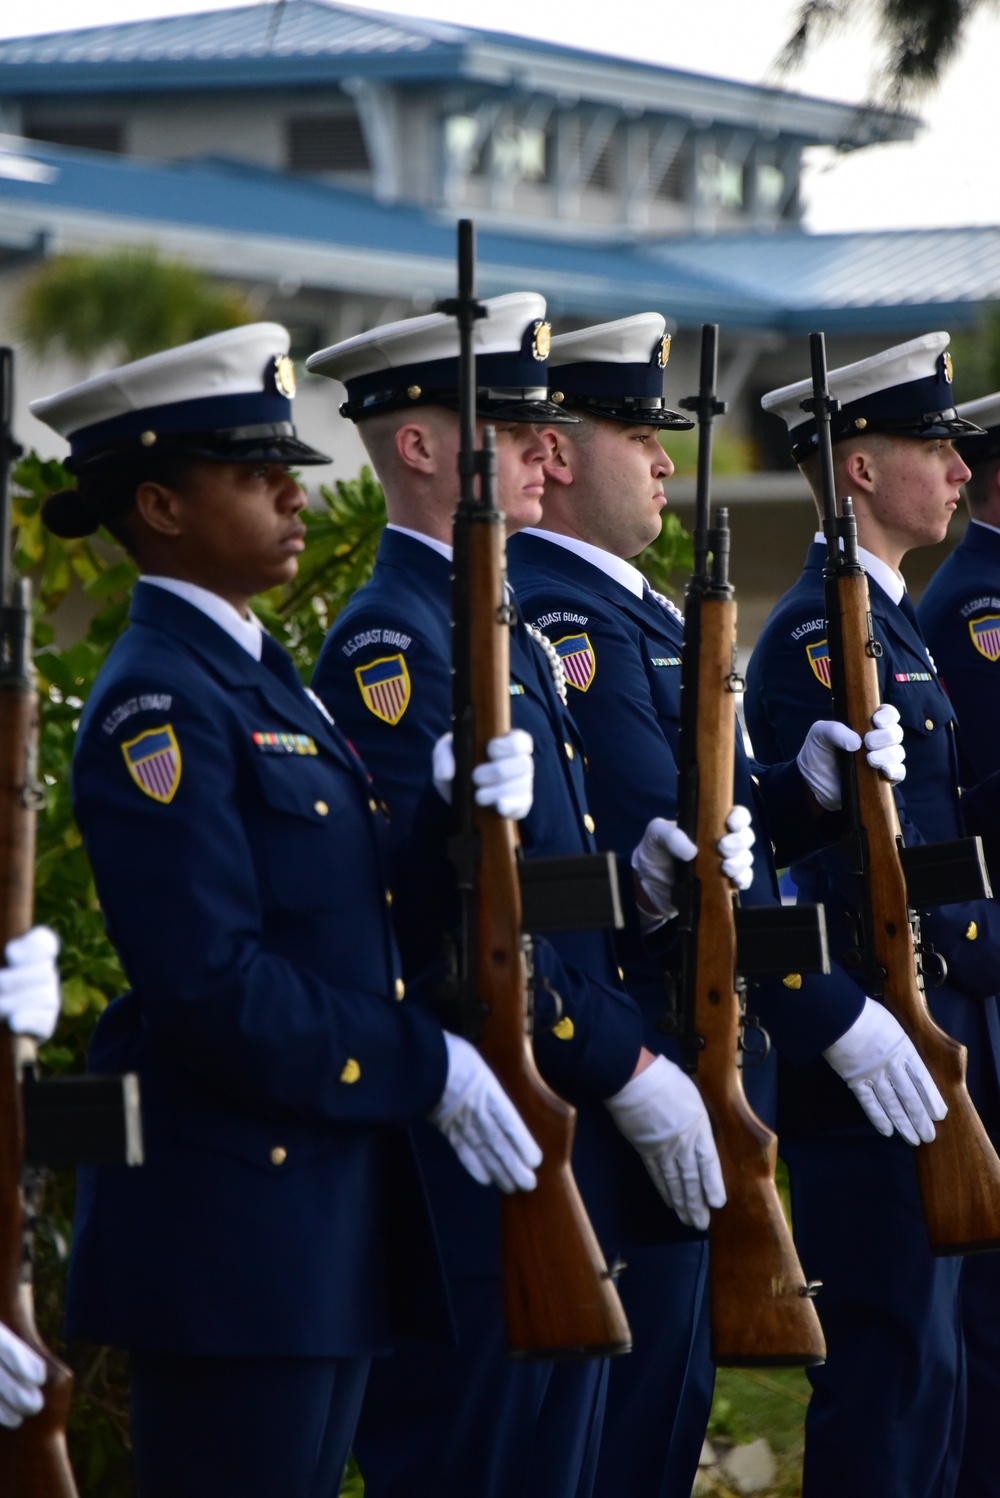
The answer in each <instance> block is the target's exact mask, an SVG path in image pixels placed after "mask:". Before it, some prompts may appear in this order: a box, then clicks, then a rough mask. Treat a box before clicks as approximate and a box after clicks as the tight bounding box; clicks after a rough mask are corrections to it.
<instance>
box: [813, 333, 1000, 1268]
mask: <svg viewBox="0 0 1000 1498" xmlns="http://www.w3.org/2000/svg"><path fill="white" fill-rule="evenodd" d="M810 352H811V358H812V381H813V394H812V398H811V399H810V400H806V401H803V402H802V405H803V408H804V409H805V410H807V411H809V412H810V413H811V414H812V415H813V417H814V418H815V421H816V428H817V432H818V436H819V460H820V472H821V478H822V489H823V517H824V518H823V529H824V534H825V537H826V543H827V561H826V567H825V569H824V579H825V592H826V617H827V630H828V638H829V651H830V687H831V690H832V693H833V708H834V713H835V714H836V716H837V717H838V718H840V719H841V720H842V721H843V722H844V723H847V724H849V726H850V727H851V728H853V729H854V731H855V732H856V733H857V734H859V735H860V737H861V738H862V740H863V739H864V736H865V734H866V733H867V731H868V729H869V728H870V726H871V718H872V714H873V713H874V711H875V709H876V708H877V707H878V706H879V703H880V701H881V692H880V690H879V680H878V666H877V664H876V662H877V660H878V658H879V657H880V656H881V654H882V647H881V645H880V644H879V643H878V641H877V640H876V639H875V636H874V631H873V628H872V616H871V604H870V600H869V594H868V577H867V575H866V573H865V570H864V568H863V567H862V565H861V563H860V561H859V558H858V536H857V523H856V521H855V518H854V507H853V505H852V502H851V500H850V499H849V498H845V499H843V500H842V502H841V507H840V514H839V515H838V513H837V493H836V485H835V480H834V469H833V442H832V438H831V433H830V416H831V414H832V413H833V412H834V411H836V410H837V409H838V406H839V402H837V401H836V400H835V399H833V398H832V397H831V395H830V392H829V389H828V386H827V371H826V344H825V340H824V337H823V334H822V333H813V334H812V335H811V338H810ZM840 761H841V784H842V786H843V802H844V812H845V814H846V817H847V820H848V823H849V827H850V831H849V832H848V834H847V837H846V838H845V840H844V848H845V851H846V853H847V855H848V857H849V858H850V861H851V868H852V872H853V873H854V875H855V882H856V888H857V915H858V921H857V926H858V929H857V933H856V934H857V948H856V950H855V951H853V952H852V953H849V954H848V958H847V960H851V959H852V958H853V960H854V962H855V964H856V965H857V966H859V967H860V969H861V971H862V973H863V975H864V983H865V992H866V993H867V994H869V995H870V996H871V997H872V998H876V999H878V1000H880V1002H881V1003H883V1004H884V1005H885V1006H886V1008H887V1009H888V1010H889V1012H890V1013H891V1014H894V1015H895V1017H896V1019H897V1020H898V1021H899V1023H900V1024H901V1025H902V1027H903V1029H904V1030H905V1031H906V1033H907V1035H908V1036H909V1038H910V1039H911V1040H912V1042H913V1044H914V1046H915V1047H916V1049H917V1051H918V1052H919V1054H920V1057H921V1059H922V1060H923V1062H924V1064H925V1066H926V1067H927V1069H928V1071H929V1072H930V1074H931V1076H932V1077H933V1078H934V1081H935V1083H936V1084H937V1087H938V1089H939V1091H940V1092H941V1095H942V1097H943V1098H944V1100H945V1102H946V1103H947V1105H948V1116H947V1118H945V1119H944V1120H943V1121H942V1122H941V1123H939V1124H936V1125H935V1127H936V1130H937V1136H936V1138H935V1139H934V1141H933V1143H931V1144H921V1145H920V1146H919V1147H918V1148H917V1149H916V1151H915V1161H916V1168H917V1178H918V1180H919V1182H920V1196H921V1202H922V1204H923V1212H924V1221H925V1224H926V1227H927V1235H928V1238H929V1239H930V1246H931V1250H932V1252H934V1253H936V1254H963V1253H971V1252H978V1251H985V1250H987V1249H995V1248H997V1247H1000V1160H998V1159H997V1154H996V1151H995V1149H994V1148H993V1145H992V1144H991V1143H990V1140H989V1138H988V1136H987V1134H986V1130H985V1129H984V1128H983V1125H982V1121H981V1119H980V1117H979V1115H978V1113H977V1112H976V1109H975V1106H974V1104H973V1102H972V1099H971V1098H970V1096H969V1091H968V1088H967V1087H966V1085H965V1068H966V1058H967V1054H968V1053H967V1051H966V1049H965V1046H964V1045H961V1044H960V1043H959V1042H958V1041H957V1040H954V1039H953V1038H952V1037H951V1036H950V1035H948V1034H946V1033H945V1031H944V1030H942V1029H941V1028H940V1026H939V1025H938V1024H936V1023H935V1021H934V1019H933V1017H932V1016H931V1012H930V1010H929V1008H928V1006H927V997H926V993H925V988H924V976H925V975H924V963H925V961H926V960H927V959H928V958H929V957H930V956H931V955H932V954H930V953H929V951H928V950H927V949H926V948H925V947H924V945H923V943H922V940H921V934H920V917H919V915H918V909H919V908H920V907H926V906H929V905H937V904H949V903H953V902H957V901H962V900H970V899H978V898H983V897H985V896H988V895H989V894H990V893H991V891H990V887H989V880H988V876H987V874H986V869H985V865H984V863H983V858H982V845H981V843H980V841H979V839H978V838H964V839H961V840H959V841H958V842H952V843H940V844H931V845H929V846H924V847H915V848H909V849H907V848H904V846H903V838H902V832H901V829H900V823H899V814H898V812H897V809H896V802H895V798H894V796H893V791H892V786H891V785H890V784H889V782H888V781H887V780H885V779H884V778H883V776H882V775H881V774H880V773H879V771H878V770H875V769H873V768H872V767H871V766H870V765H869V764H868V762H867V759H866V757H865V753H864V749H863V748H862V749H859V750H858V751H857V753H854V754H847V753H842V754H841V755H840ZM933 956H934V958H935V959H936V961H937V962H938V964H939V965H941V966H942V967H943V959H941V958H939V957H937V954H933Z"/></svg>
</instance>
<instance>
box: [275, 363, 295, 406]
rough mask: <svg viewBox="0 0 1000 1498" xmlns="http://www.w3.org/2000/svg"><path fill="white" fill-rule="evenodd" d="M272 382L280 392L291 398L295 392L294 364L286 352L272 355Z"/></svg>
mask: <svg viewBox="0 0 1000 1498" xmlns="http://www.w3.org/2000/svg"><path fill="white" fill-rule="evenodd" d="M274 383H275V384H276V385H277V387H278V389H279V391H280V392H281V394H282V395H287V396H288V399H289V400H291V398H292V396H293V395H294V394H295V365H294V364H293V363H292V361H291V359H289V357H288V355H287V354H275V356H274Z"/></svg>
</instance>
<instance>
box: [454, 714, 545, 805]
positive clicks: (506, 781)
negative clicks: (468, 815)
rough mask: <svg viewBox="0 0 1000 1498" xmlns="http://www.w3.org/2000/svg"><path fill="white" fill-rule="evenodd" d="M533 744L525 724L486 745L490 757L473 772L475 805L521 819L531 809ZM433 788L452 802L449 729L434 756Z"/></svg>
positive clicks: (533, 770) (533, 776) (533, 764)
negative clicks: (488, 807)
mask: <svg viewBox="0 0 1000 1498" xmlns="http://www.w3.org/2000/svg"><path fill="white" fill-rule="evenodd" d="M534 747H535V746H534V744H533V743H532V739H531V734H530V733H525V731H524V729H523V728H512V729H511V731H510V733H505V734H503V735H502V737H500V738H498V739H490V741H489V743H488V744H487V745H486V753H487V756H488V758H487V760H486V762H485V763H484V764H481V765H477V766H476V768H475V769H474V770H473V772H472V783H473V785H474V786H476V805H477V806H493V807H495V808H496V810H497V812H498V813H499V814H500V816H502V817H512V818H513V820H514V821H515V822H520V821H522V820H523V819H524V818H525V817H526V816H527V815H528V812H529V811H530V810H531V802H532V794H533V792H532V786H533V783H534V778H535V761H534V758H533V754H534ZM431 769H432V774H433V776H434V789H435V790H436V791H437V793H438V795H439V796H440V797H441V798H442V800H444V801H447V803H448V805H449V806H450V805H451V787H452V782H453V781H454V779H455V752H454V749H453V747H452V736H451V734H450V733H446V734H443V735H442V736H441V738H439V739H438V741H437V743H436V744H435V745H434V750H433V753H432V756H431Z"/></svg>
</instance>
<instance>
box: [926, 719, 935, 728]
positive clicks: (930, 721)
mask: <svg viewBox="0 0 1000 1498" xmlns="http://www.w3.org/2000/svg"><path fill="white" fill-rule="evenodd" d="M924 727H925V728H927V729H931V728H933V727H934V719H933V718H925V719H924Z"/></svg>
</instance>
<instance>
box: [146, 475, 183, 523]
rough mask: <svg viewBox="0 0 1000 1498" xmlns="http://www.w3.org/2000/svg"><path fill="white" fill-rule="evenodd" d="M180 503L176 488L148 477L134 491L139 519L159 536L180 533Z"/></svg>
mask: <svg viewBox="0 0 1000 1498" xmlns="http://www.w3.org/2000/svg"><path fill="white" fill-rule="evenodd" d="M180 503H181V496H180V495H179V494H178V492H177V490H176V489H168V488H167V486H166V484H154V483H153V482H152V481H151V480H148V479H147V480H146V482H145V483H142V484H140V485H139V487H138V489H136V491H135V507H136V510H137V511H138V514H139V516H140V519H142V520H143V521H144V523H145V524H146V525H147V526H148V527H149V529H150V530H151V531H155V532H156V534H157V535H159V536H179V535H180V534H181V530H182V524H181V518H180Z"/></svg>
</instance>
